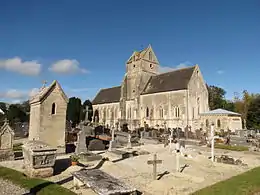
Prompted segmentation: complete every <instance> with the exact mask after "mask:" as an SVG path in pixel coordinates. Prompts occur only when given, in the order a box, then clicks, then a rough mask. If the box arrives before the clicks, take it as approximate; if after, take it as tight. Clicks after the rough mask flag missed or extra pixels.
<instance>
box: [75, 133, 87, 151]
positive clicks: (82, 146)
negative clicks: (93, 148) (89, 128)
mask: <svg viewBox="0 0 260 195" xmlns="http://www.w3.org/2000/svg"><path fill="white" fill-rule="evenodd" d="M75 152H76V154H80V153H84V152H87V147H86V132H85V130H84V129H82V130H81V131H79V132H78V138H77V145H76V151H75Z"/></svg>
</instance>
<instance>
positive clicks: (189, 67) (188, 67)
mask: <svg viewBox="0 0 260 195" xmlns="http://www.w3.org/2000/svg"><path fill="white" fill-rule="evenodd" d="M195 67H196V65H193V66H187V67H183V68H176V69H173V70H171V71H168V72H163V73H161V74H157V75H155V76H159V75H163V74H167V73H171V72H177V71H180V70H184V69H191V68H195Z"/></svg>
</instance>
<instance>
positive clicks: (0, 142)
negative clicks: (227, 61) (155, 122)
mask: <svg viewBox="0 0 260 195" xmlns="http://www.w3.org/2000/svg"><path fill="white" fill-rule="evenodd" d="M57 94H59V97H62V99H60V98H57V97H56V96H57ZM43 96H46V97H43ZM58 100H60V101H61V102H59V101H58ZM66 101H67V97H66V94H64V92H63V91H62V89H61V86H60V85H59V83H58V82H57V81H54V82H53V83H52V84H51V85H50V86H49V87H46V88H43V89H42V91H41V92H40V93H39V94H38V95H37V97H35V98H34V99H33V101H32V102H31V106H32V108H31V109H38V107H36V106H35V105H34V103H35V102H37V103H38V104H40V105H41V106H44V108H45V111H46V110H47V112H50V113H53V112H55V113H53V116H52V115H51V117H53V118H52V119H51V123H57V124H58V125H54V124H50V123H49V121H47V120H44V119H45V118H46V117H47V116H49V115H48V114H46V113H44V112H43V113H41V112H37V113H38V114H39V115H38V116H40V117H41V118H42V119H43V120H42V122H41V123H40V124H38V123H36V122H35V121H34V122H31V125H30V128H29V137H28V139H23V141H22V142H20V143H19V142H17V140H14V131H13V130H12V128H11V127H10V126H9V124H8V121H7V120H5V123H4V125H3V126H2V127H1V129H0V160H1V162H0V180H3V182H7V181H11V183H10V182H9V183H8V182H7V184H6V185H5V189H6V186H9V187H12V189H17V190H15V191H16V192H17V194H26V193H27V194H28V195H29V194H36V193H37V194H43V195H44V194H49V193H50V191H53V192H54V191H55V194H58V195H59V194H63V195H66V194H68V195H70V194H71V195H72V194H81V195H88V194H93V195H94V194H100V195H112V194H144V195H145V194H147V195H153V194H154V195H160V194H161V195H164V194H214V192H215V191H214V189H216V188H217V190H216V191H218V192H219V191H222V192H224V189H226V188H227V186H229V185H230V184H229V183H232V182H234V181H236V180H237V181H236V182H237V184H239V182H242V181H241V180H242V179H241V178H242V177H245V178H247V179H248V181H249V182H252V184H250V185H251V187H252V188H253V189H251V188H249V187H246V186H242V187H243V189H240V188H236V191H237V192H241V190H244V191H246V192H251V191H252V190H257V189H258V188H257V185H258V182H259V181H260V180H259V179H258V178H255V177H259V176H258V175H259V172H260V168H259V167H258V166H259V163H260V158H259V157H258V156H257V154H258V152H257V150H250V149H249V148H248V147H245V146H236V145H232V144H230V140H229V136H228V132H225V133H226V136H222V135H221V134H219V133H216V132H215V126H214V124H211V126H210V128H209V129H208V130H207V131H206V132H202V131H201V130H200V131H197V132H191V131H190V130H189V129H188V128H187V129H184V131H182V129H178V128H177V129H171V128H164V129H162V128H161V129H160V130H157V129H153V128H148V127H145V128H139V129H135V130H133V131H131V130H127V131H125V130H123V128H121V127H119V126H116V127H114V126H112V127H111V128H108V127H106V128H105V126H102V124H97V122H96V121H94V122H91V121H89V120H88V115H87V114H86V116H85V119H84V120H83V121H82V122H81V123H80V124H79V126H78V127H76V128H75V129H74V130H72V131H71V132H72V133H71V134H70V135H66V136H65V134H66V132H65V119H64V117H65V115H64V114H61V115H59V118H56V117H54V115H56V114H59V113H64V112H63V111H64V110H66V104H65V103H66ZM52 102H55V104H53V103H52ZM60 105H62V106H60ZM53 107H55V111H54V110H53ZM48 109H50V110H48ZM58 109H62V110H58ZM85 111H86V113H87V111H88V107H86V109H85ZM33 115H34V113H33V112H31V115H30V117H31V118H33V119H36V118H37V117H35V116H33ZM61 121H62V123H60V122H61ZM63 122H64V124H63ZM42 126H43V127H45V128H46V127H48V128H49V129H48V130H47V131H45V132H41V131H39V129H41V128H43V127H42ZM58 127H59V128H58ZM60 127H62V128H60ZM54 130H56V131H58V130H59V131H60V132H55V136H56V137H55V136H54V138H53V137H52V133H51V132H53V131H54ZM60 135H64V136H62V139H63V141H62V140H61V139H60V137H59V136H60ZM219 140H222V141H219ZM14 141H16V143H14ZM231 143H232V142H231ZM68 144H70V145H74V146H75V148H74V149H72V150H71V151H69V152H68V150H67V148H66V147H67V146H66V145H68ZM253 147H256V148H259V144H258V145H257V144H255V145H253ZM65 148H66V149H65ZM15 151H20V152H21V153H22V156H21V157H19V158H17V157H15V155H14V153H15ZM250 174H254V175H255V174H256V175H255V176H252V177H250ZM236 178H240V179H239V180H238V179H236ZM252 178H255V179H256V181H255V180H253V179H252ZM224 181H225V182H224ZM218 182H220V183H218ZM237 184H236V185H237ZM1 185H2V184H0V188H4V186H1ZM236 185H235V186H236ZM231 186H232V185H231ZM233 186H234V184H233ZM231 188H232V189H233V188H234V187H231ZM218 194H221V193H218ZM230 194H232V193H230Z"/></svg>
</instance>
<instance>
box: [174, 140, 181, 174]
mask: <svg viewBox="0 0 260 195" xmlns="http://www.w3.org/2000/svg"><path fill="white" fill-rule="evenodd" d="M175 147H176V148H175V149H176V171H177V172H179V171H180V143H179V142H177V143H176V145H175Z"/></svg>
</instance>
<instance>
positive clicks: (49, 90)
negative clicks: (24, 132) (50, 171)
mask: <svg viewBox="0 0 260 195" xmlns="http://www.w3.org/2000/svg"><path fill="white" fill-rule="evenodd" d="M29 103H30V109H31V110H30V126H29V140H40V141H43V142H45V143H46V144H49V145H50V146H52V147H56V148H58V152H65V128H66V111H67V104H68V97H67V96H66V94H65V93H64V91H63V90H62V88H61V86H60V84H59V83H58V81H56V80H54V81H53V82H52V83H51V85H50V86H48V87H46V86H45V85H44V86H43V87H42V88H41V89H40V90H39V92H38V94H36V95H35V96H34V97H32V98H31V99H30V101H29Z"/></svg>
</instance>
